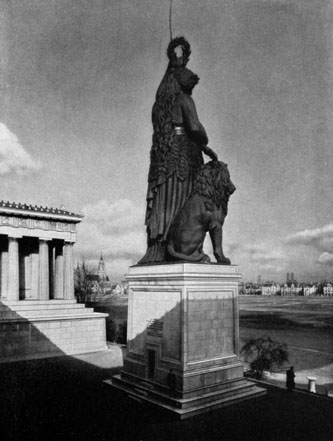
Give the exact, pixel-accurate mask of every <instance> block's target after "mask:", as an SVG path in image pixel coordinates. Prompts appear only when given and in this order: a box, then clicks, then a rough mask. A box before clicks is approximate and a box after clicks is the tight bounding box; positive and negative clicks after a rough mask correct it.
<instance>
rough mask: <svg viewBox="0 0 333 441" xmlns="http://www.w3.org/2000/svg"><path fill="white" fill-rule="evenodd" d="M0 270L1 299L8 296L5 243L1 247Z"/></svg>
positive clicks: (6, 250)
mask: <svg viewBox="0 0 333 441" xmlns="http://www.w3.org/2000/svg"><path fill="white" fill-rule="evenodd" d="M0 265H1V266H0V271H1V276H0V277H1V285H0V290H1V291H0V293H1V296H0V297H1V299H7V297H8V248H7V245H6V246H4V247H3V248H2V249H1V263H0Z"/></svg>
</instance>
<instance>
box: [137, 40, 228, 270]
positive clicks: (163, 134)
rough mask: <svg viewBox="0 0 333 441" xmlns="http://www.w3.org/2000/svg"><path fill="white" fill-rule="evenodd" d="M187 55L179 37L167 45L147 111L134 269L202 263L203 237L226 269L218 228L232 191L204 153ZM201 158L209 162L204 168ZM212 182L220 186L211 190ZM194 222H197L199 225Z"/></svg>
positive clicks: (204, 140) (205, 146)
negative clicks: (143, 246)
mask: <svg viewBox="0 0 333 441" xmlns="http://www.w3.org/2000/svg"><path fill="white" fill-rule="evenodd" d="M178 49H179V50H180V51H181V55H179V56H178V53H179V51H178ZM190 53H191V49H190V45H189V43H188V42H187V41H186V40H185V38H184V37H177V38H174V39H173V40H171V42H170V43H169V46H168V50H167V55H168V58H169V64H168V67H167V70H166V72H165V74H164V77H163V79H162V81H161V83H160V85H159V87H158V90H157V93H156V100H155V103H154V105H153V109H152V123H153V142H152V147H151V151H150V168H149V175H148V191H147V208H146V219H145V225H146V227H147V251H146V253H145V255H144V256H143V257H142V259H141V260H140V261H139V264H151V263H166V262H173V261H179V260H182V261H185V262H186V261H188V262H207V261H209V258H208V256H206V255H205V254H204V253H203V251H202V245H203V241H204V238H205V234H206V232H207V231H209V232H210V236H211V239H212V243H213V249H214V255H215V257H216V259H217V262H218V263H220V264H230V260H229V259H228V258H226V257H225V256H224V255H223V251H222V225H223V221H224V218H225V216H226V214H227V210H226V207H227V204H228V199H229V196H230V195H231V194H232V192H233V191H234V190H235V187H234V186H233V184H232V183H231V181H230V177H229V172H228V170H227V167H226V165H225V164H223V163H221V162H218V158H217V155H216V153H215V152H214V151H213V150H212V149H211V148H210V147H208V136H207V133H206V130H205V128H204V127H203V125H202V124H201V122H200V120H199V118H198V114H197V111H196V107H195V103H194V101H193V98H192V91H193V88H194V87H195V85H196V84H197V83H198V82H199V77H198V76H197V75H196V74H194V73H193V72H192V71H190V70H189V69H187V68H186V64H187V62H188V60H189V56H190ZM203 153H205V154H206V155H207V156H209V157H210V159H211V162H209V163H208V164H206V165H204V160H203ZM209 164H210V165H209ZM208 175H210V176H209V177H208ZM222 175H223V178H221V176H222ZM203 176H204V178H203ZM202 179H206V180H208V181H209V186H210V189H211V190H210V191H208V192H206V191H205V190H204V188H205V186H206V184H207V182H208V181H207V182H205V183H204V184H203V186H202V189H203V192H202V194H201V195H199V194H198V188H199V187H200V185H199V183H200V182H203V181H202ZM215 179H220V182H219V183H216V184H215V182H214V180H215ZM222 181H223V185H224V188H223V190H221V191H220V194H219V196H218V197H217V199H216V191H215V187H216V186H221V185H222V184H221V182H222ZM227 181H229V182H227ZM223 185H222V186H223ZM207 188H208V187H207ZM221 188H222V187H221ZM195 202H196V203H197V204H195ZM221 207H224V208H225V209H221ZM221 210H222V211H221ZM199 212H200V213H199ZM198 217H199V218H200V219H201V220H202V224H200V225H199V224H198ZM199 230H200V232H199ZM191 238H192V239H191ZM176 242H177V243H176Z"/></svg>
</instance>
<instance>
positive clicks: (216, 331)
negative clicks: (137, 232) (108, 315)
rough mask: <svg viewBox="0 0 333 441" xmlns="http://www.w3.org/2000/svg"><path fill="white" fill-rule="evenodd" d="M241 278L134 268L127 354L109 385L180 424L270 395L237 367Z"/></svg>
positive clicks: (209, 268) (216, 270) (207, 267)
mask: <svg viewBox="0 0 333 441" xmlns="http://www.w3.org/2000/svg"><path fill="white" fill-rule="evenodd" d="M240 277H241V276H240V274H239V270H238V267H237V266H234V265H232V266H221V265H216V264H190V263H182V264H181V263H179V264H172V265H151V266H146V265H144V266H135V267H131V268H130V271H129V274H128V276H127V280H128V282H129V288H130V294H129V310H128V335H127V338H128V345H127V348H128V353H127V356H126V358H125V360H124V369H123V370H122V372H121V375H120V376H115V377H113V379H112V382H109V384H111V383H112V385H113V386H115V387H118V388H121V389H123V390H125V391H126V392H127V393H128V394H129V395H131V396H135V397H136V398H140V399H142V400H145V401H149V402H152V403H155V404H158V405H160V406H163V407H165V408H167V409H169V410H171V411H174V412H176V413H177V414H178V415H179V416H180V417H181V418H186V417H189V416H192V415H194V414H196V413H200V412H203V411H207V410H209V409H211V408H214V407H219V406H223V405H228V404H232V403H234V402H237V401H239V400H241V399H245V398H253V397H256V396H259V395H261V394H263V393H264V391H263V390H261V389H259V388H257V387H256V386H255V385H254V384H253V383H250V382H248V381H246V380H245V379H244V377H243V367H242V364H241V363H240V361H239V359H238V354H239V319H238V282H239V279H240ZM170 370H172V371H171V372H172V375H173V376H175V377H174V378H175V383H176V387H175V390H171V389H170V387H169V385H170V383H169V382H168V374H169V373H170ZM169 377H170V376H169ZM168 384H169V385H168Z"/></svg>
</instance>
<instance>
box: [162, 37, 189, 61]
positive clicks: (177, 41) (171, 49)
mask: <svg viewBox="0 0 333 441" xmlns="http://www.w3.org/2000/svg"><path fill="white" fill-rule="evenodd" d="M179 46H180V47H181V48H182V52H183V55H182V57H177V54H176V52H175V49H176V48H177V47H179ZM167 55H168V58H169V60H170V62H171V64H172V65H173V66H179V65H181V66H185V65H186V63H187V62H188V60H189V58H190V55H191V46H190V43H189V42H188V41H187V40H185V38H184V37H176V38H174V39H172V40H171V41H170V43H169V46H168V49H167Z"/></svg>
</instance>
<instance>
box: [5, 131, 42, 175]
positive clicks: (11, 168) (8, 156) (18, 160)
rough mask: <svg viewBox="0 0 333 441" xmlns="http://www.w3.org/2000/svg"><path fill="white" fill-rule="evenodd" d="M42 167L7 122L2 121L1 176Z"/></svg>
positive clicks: (22, 172)
mask: <svg viewBox="0 0 333 441" xmlns="http://www.w3.org/2000/svg"><path fill="white" fill-rule="evenodd" d="M40 168H41V163H40V162H39V161H38V160H35V159H33V158H32V157H31V155H30V154H29V153H28V152H27V151H26V150H25V149H24V147H23V146H22V145H21V144H20V143H19V140H18V138H17V136H16V135H15V134H14V133H12V132H11V131H10V130H9V129H8V127H7V126H6V125H5V124H3V123H0V176H1V175H8V174H10V173H17V174H25V173H27V172H29V171H37V170H39V169H40Z"/></svg>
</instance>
